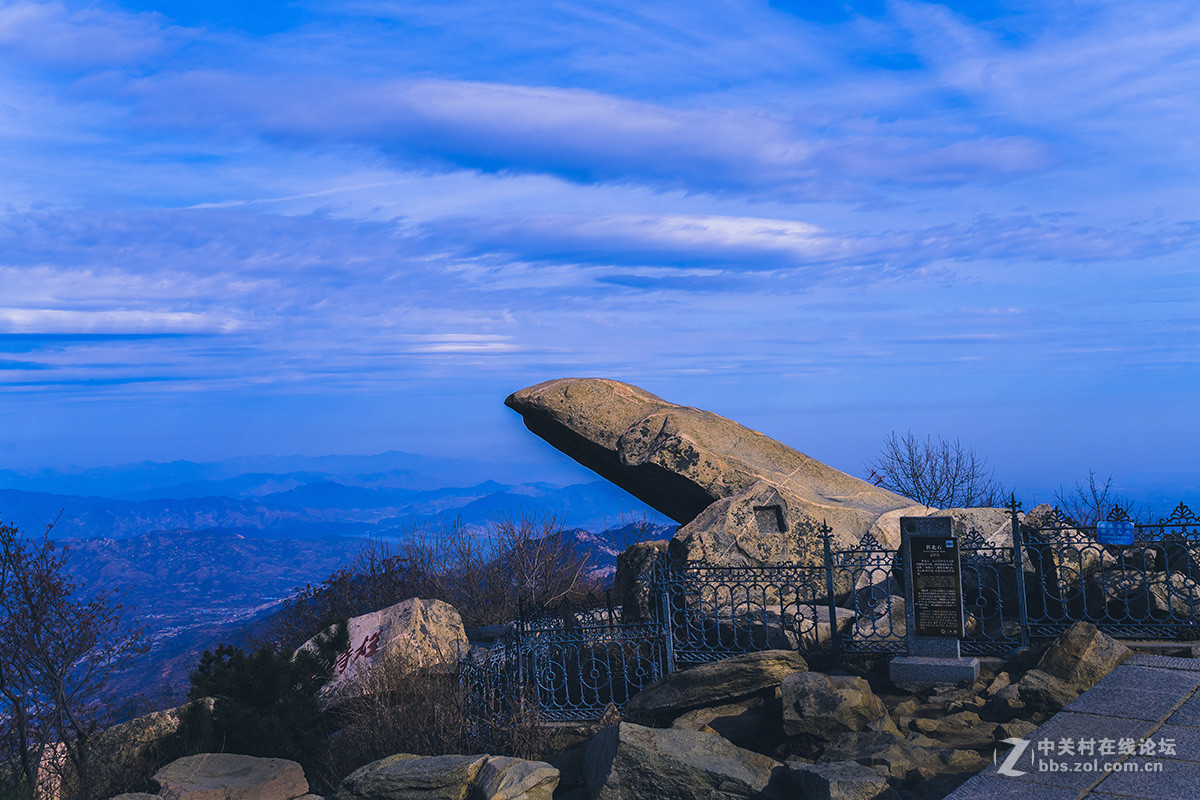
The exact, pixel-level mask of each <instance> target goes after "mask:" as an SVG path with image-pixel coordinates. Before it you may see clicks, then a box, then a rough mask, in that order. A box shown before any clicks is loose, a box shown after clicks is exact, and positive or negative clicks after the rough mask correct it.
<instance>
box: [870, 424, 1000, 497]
mask: <svg viewBox="0 0 1200 800" xmlns="http://www.w3.org/2000/svg"><path fill="white" fill-rule="evenodd" d="M866 466H867V469H868V470H869V471H870V476H871V480H872V481H873V482H874V483H875V485H876V486H882V487H883V488H884V489H888V490H890V491H893V492H897V493H898V494H902V495H904V496H905V497H910V498H912V499H913V500H915V501H916V502H918V503H921V504H922V505H926V506H932V507H934V508H971V507H979V506H998V505H1001V504H1003V503H1004V494H1005V492H1004V487H1003V485H1002V484H1000V483H999V482H998V481H997V480H996V477H995V471H994V470H989V469H988V468H987V459H986V458H983V457H982V456H979V455H976V453H975V451H974V450H973V449H971V448H969V447H964V446H963V444H962V443H961V442H960V441H959V440H958V439H955V440H954V441H952V442H951V441H947V440H945V439H943V438H942V437H940V436H939V437H938V438H937V440H936V441H934V439H933V438H932V437H926V439H925V441H924V442H922V441H919V440H918V439H917V437H915V436H913V434H912V431H909V432H907V433H906V434H904V436H903V437H899V436H897V435H896V432H895V431H892V433H891V435H890V436H888V438H887V439H885V440H884V442H883V452H882V453H881V454H880V455H879V458H878V459H876V460H875V461H868V462H867V465H866Z"/></svg>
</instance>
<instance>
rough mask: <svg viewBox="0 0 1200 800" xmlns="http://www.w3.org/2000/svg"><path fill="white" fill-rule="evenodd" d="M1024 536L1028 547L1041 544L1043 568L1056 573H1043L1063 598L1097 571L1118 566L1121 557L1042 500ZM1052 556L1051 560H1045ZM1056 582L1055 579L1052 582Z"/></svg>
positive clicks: (1027, 522) (1029, 517)
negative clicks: (1050, 574) (1118, 559)
mask: <svg viewBox="0 0 1200 800" xmlns="http://www.w3.org/2000/svg"><path fill="white" fill-rule="evenodd" d="M1024 526H1025V529H1026V530H1025V531H1023V533H1022V536H1023V538H1024V540H1025V542H1026V543H1027V545H1028V546H1031V547H1037V548H1038V549H1039V550H1040V551H1041V552H1042V553H1043V556H1044V560H1043V562H1042V569H1043V570H1045V569H1047V567H1052V568H1053V570H1054V574H1053V576H1043V578H1042V579H1043V580H1045V581H1047V586H1048V587H1051V586H1052V587H1056V588H1057V590H1058V593H1059V597H1061V598H1066V597H1069V596H1071V595H1073V594H1075V593H1077V592H1078V591H1080V589H1081V588H1082V587H1083V585H1084V581H1086V580H1087V579H1088V578H1089V577H1091V576H1092V575H1094V574H1096V573H1097V572H1103V571H1104V570H1107V569H1112V568H1113V567H1115V566H1117V563H1118V562H1117V558H1116V556H1114V555H1112V554H1111V553H1109V552H1108V550H1106V549H1105V547H1104V545H1102V544H1100V543H1099V542H1097V541H1096V540H1095V539H1094V538H1093V537H1092V536H1090V535H1089V534H1088V533H1087V532H1086V531H1083V530H1080V529H1079V528H1076V527H1074V526H1073V523H1072V522H1071V521H1070V520H1067V519H1064V518H1063V517H1062V516H1061V515H1060V513H1059V511H1058V509H1056V508H1052V507H1051V506H1050V505H1049V504H1048V503H1042V504H1041V505H1039V506H1037V507H1035V508H1034V509H1033V510H1032V511H1030V512H1029V513H1028V514H1026V515H1025V521H1024ZM1047 558H1048V563H1047V561H1046V560H1045V559H1047ZM1051 581H1052V582H1051Z"/></svg>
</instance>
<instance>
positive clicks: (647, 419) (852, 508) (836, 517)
mask: <svg viewBox="0 0 1200 800" xmlns="http://www.w3.org/2000/svg"><path fill="white" fill-rule="evenodd" d="M505 404H506V405H508V406H509V407H510V408H512V409H514V410H516V411H517V412H519V413H520V414H521V415H522V417H523V418H524V420H525V424H526V426H527V427H528V428H529V429H530V430H531V431H533V432H534V433H536V434H537V435H538V436H541V437H542V438H543V439H545V440H546V441H548V442H549V443H550V444H552V445H554V446H555V447H557V448H558V449H559V450H562V451H563V452H564V453H566V454H567V455H569V456H571V457H572V458H574V459H575V460H576V461H578V462H579V463H581V464H583V465H584V466H586V467H589V468H590V469H592V470H594V471H595V472H597V473H599V474H600V475H601V476H602V477H604V478H607V479H608V480H610V481H612V482H613V483H615V484H617V485H618V486H620V487H622V488H623V489H625V490H626V491H628V492H630V493H631V494H633V495H634V496H636V497H638V498H639V499H641V500H642V501H643V502H645V503H647V504H648V505H650V506H652V507H654V508H656V509H658V510H659V511H661V512H662V513H663V514H666V515H667V516H668V517H671V518H672V519H674V520H676V521H678V522H679V523H680V524H682V525H683V527H682V528H680V530H679V531H678V532H677V533H676V535H675V537H674V539H673V540H672V543H671V548H672V552H673V553H676V554H678V555H681V556H684V557H687V558H691V559H700V558H703V559H707V560H710V561H715V562H718V563H724V564H742V565H757V564H764V563H779V562H787V561H791V562H796V563H814V560H815V559H817V558H819V555H820V541H819V537H818V535H817V531H818V528H819V526H820V525H821V523H822V521H823V520H824V521H825V522H826V523H827V524H829V525H830V526H831V527H832V528H833V530H834V536H835V537H837V539H838V544H839V546H842V547H844V546H853V545H854V544H856V543H857V542H858V539H859V538H860V537H861V536H862V535H863V534H865V533H866V532H867V530H868V529H869V528H870V526H871V524H872V523H873V522H874V521H875V519H876V518H877V517H879V516H880V515H881V514H883V513H885V512H888V511H892V510H895V509H899V508H905V507H908V506H911V505H912V501H910V500H908V499H907V498H904V497H901V496H900V495H898V494H895V493H893V492H889V491H886V490H884V489H880V488H879V487H877V486H873V485H872V484H869V483H867V482H866V481H862V480H859V479H858V478H854V477H852V476H850V475H847V474H845V473H844V472H840V471H838V470H836V469H834V468H832V467H830V466H828V465H826V464H823V463H821V462H820V461H817V460H816V459H813V458H810V457H809V456H806V455H804V454H803V453H800V452H798V451H796V450H793V449H792V448H790V447H788V446H786V445H784V444H781V443H780V442H778V441H776V440H774V439H771V438H770V437H768V436H765V435H763V434H761V433H759V432H757V431H753V430H750V429H749V428H746V427H743V426H742V425H739V424H738V423H736V422H733V421H732V420H729V419H726V418H724V417H721V416H718V415H717V414H713V413H711V412H709V411H702V410H700V409H697V408H690V407H688V406H680V405H675V404H674V403H669V402H667V401H665V400H663V399H662V398H660V397H657V396H655V395H653V394H651V393H650V392H647V391H645V390H643V389H639V388H638V387H636V386H631V385H629V384H626V383H620V382H618V381H612V380H605V379H600V378H562V379H559V380H553V381H548V382H546V383H541V384H538V385H537V386H531V387H529V388H527V389H522V390H521V391H519V392H515V393H514V394H512V395H510V396H509V397H508V399H506V400H505Z"/></svg>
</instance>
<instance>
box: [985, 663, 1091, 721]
mask: <svg viewBox="0 0 1200 800" xmlns="http://www.w3.org/2000/svg"><path fill="white" fill-rule="evenodd" d="M1016 688H1017V695H1018V696H1019V697H1020V698H1021V702H1022V703H1023V704H1024V706H1025V708H1027V709H1029V710H1030V711H1051V712H1053V711H1058V710H1060V709H1061V708H1062V707H1063V706H1065V705H1067V704H1068V703H1070V702H1071V701H1072V700H1074V699H1075V698H1076V697H1078V696H1079V694H1080V691H1079V690H1078V689H1076V688H1074V687H1073V686H1072V685H1069V684H1067V683H1066V682H1064V681H1061V680H1059V679H1058V678H1056V677H1055V676H1053V675H1050V674H1048V673H1046V672H1043V671H1041V670H1040V669H1031V670H1029V672H1026V673H1025V674H1024V675H1022V676H1021V680H1019V681H1018V682H1017V685H1016ZM996 696H997V697H1004V696H1005V694H1004V691H1001V692H999V693H997V695H996Z"/></svg>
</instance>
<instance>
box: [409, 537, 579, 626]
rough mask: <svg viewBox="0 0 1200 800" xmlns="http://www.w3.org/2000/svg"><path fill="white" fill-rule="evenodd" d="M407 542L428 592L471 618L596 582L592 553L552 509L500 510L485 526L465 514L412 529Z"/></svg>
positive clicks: (499, 618)
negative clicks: (531, 512)
mask: <svg viewBox="0 0 1200 800" xmlns="http://www.w3.org/2000/svg"><path fill="white" fill-rule="evenodd" d="M400 547H401V550H402V551H403V553H404V556H405V558H406V561H407V563H408V564H409V565H410V567H411V568H412V569H414V570H419V571H420V573H421V577H420V579H419V580H418V581H417V583H418V585H419V586H420V587H421V592H422V596H424V597H431V598H437V599H440V600H445V601H446V602H448V603H450V604H451V605H453V606H454V607H455V608H457V609H458V610H459V613H461V614H462V616H463V621H464V622H465V623H466V624H467V625H468V626H470V625H488V624H492V623H497V622H506V621H508V620H511V619H515V618H516V616H517V612H518V609H519V608H521V607H523V608H525V609H526V610H531V609H542V608H547V607H549V606H551V605H554V604H556V603H559V602H561V601H563V600H567V599H571V600H575V599H579V598H580V597H582V596H584V595H585V594H587V593H588V592H590V591H592V590H595V589H597V588H598V587H597V586H595V585H594V583H593V581H592V580H591V579H590V577H589V572H590V568H591V558H590V554H589V553H586V552H581V551H580V550H579V549H578V548H577V547H576V546H575V545H574V543H573V542H572V541H571V539H569V538H568V537H566V536H564V535H563V531H562V528H561V526H560V525H559V524H558V521H557V520H556V518H555V517H554V516H553V515H547V516H541V517H531V516H526V515H521V516H499V517H495V518H493V519H492V520H490V521H489V522H488V524H487V525H486V526H484V527H483V528H482V529H478V528H471V527H468V526H466V525H464V524H463V522H462V520H461V519H456V520H454V521H452V522H449V523H443V524H441V525H439V526H438V527H437V528H436V529H435V530H421V529H418V530H412V531H409V532H408V533H407V535H406V537H405V539H404V540H403V541H402V543H401V545H400Z"/></svg>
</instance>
